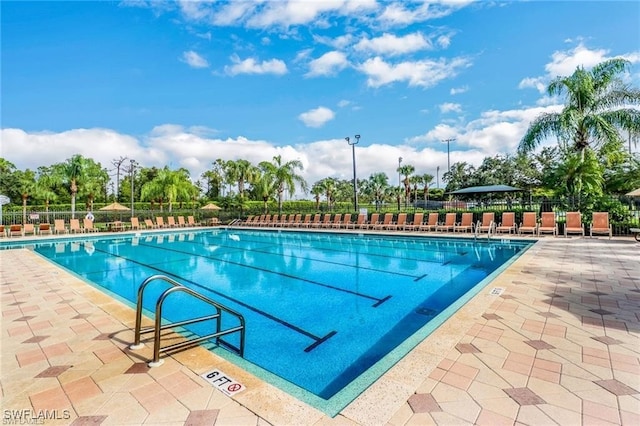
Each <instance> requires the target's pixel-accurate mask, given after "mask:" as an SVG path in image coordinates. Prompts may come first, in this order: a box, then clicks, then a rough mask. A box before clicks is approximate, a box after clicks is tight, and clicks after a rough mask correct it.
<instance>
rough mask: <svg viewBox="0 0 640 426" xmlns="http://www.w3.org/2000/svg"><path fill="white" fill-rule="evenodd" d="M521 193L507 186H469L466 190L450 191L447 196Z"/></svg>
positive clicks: (518, 189) (517, 189)
mask: <svg viewBox="0 0 640 426" xmlns="http://www.w3.org/2000/svg"><path fill="white" fill-rule="evenodd" d="M518 191H522V189H520V188H514V187H513V186H509V185H485V186H470V187H468V188H462V189H458V190H457V191H451V192H449V194H453V195H457V194H484V193H487V192H518Z"/></svg>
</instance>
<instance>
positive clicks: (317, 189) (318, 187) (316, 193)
mask: <svg viewBox="0 0 640 426" xmlns="http://www.w3.org/2000/svg"><path fill="white" fill-rule="evenodd" d="M311 194H313V198H314V199H315V200H316V210H320V196H321V195H322V194H324V188H323V187H322V184H321V181H318V182H316V183H314V184H313V186H312V187H311Z"/></svg>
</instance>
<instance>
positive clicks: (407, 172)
mask: <svg viewBox="0 0 640 426" xmlns="http://www.w3.org/2000/svg"><path fill="white" fill-rule="evenodd" d="M415 171H416V168H415V167H413V166H412V165H411V164H405V165H403V166H400V167H398V168H397V169H396V172H398V173H400V174H402V175H403V176H404V179H403V180H402V183H403V184H404V196H405V199H404V206H405V207H407V202H408V200H409V195H410V194H411V181H410V179H409V176H411V175H412V174H413V173H414V172H415ZM398 210H400V208H398Z"/></svg>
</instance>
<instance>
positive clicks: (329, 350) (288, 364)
mask: <svg viewBox="0 0 640 426" xmlns="http://www.w3.org/2000/svg"><path fill="white" fill-rule="evenodd" d="M529 245H530V243H525V242H519V241H510V242H500V241H487V240H482V241H480V240H478V241H475V240H470V239H464V240H460V239H451V238H423V237H421V238H412V237H408V236H400V235H398V236H379V235H362V234H338V233H335V234H334V233H307V232H288V231H258V230H226V229H216V230H208V231H197V232H171V233H161V234H143V235H141V236H135V235H133V234H131V235H127V236H118V237H115V238H114V237H109V238H100V237H78V239H76V240H73V241H71V240H67V241H46V242H42V243H38V244H36V245H35V246H34V249H35V251H36V252H38V253H40V254H42V255H43V256H45V257H47V258H48V259H50V260H52V261H54V262H56V263H58V264H59V265H61V266H63V267H65V268H67V269H69V270H71V271H73V272H74V273H76V274H78V275H80V276H81V277H83V278H85V279H86V280H88V281H89V282H91V283H95V284H96V285H98V286H99V287H101V288H103V289H104V290H106V291H108V292H111V293H113V294H114V295H117V297H120V298H122V299H124V300H127V301H129V302H130V303H135V299H136V295H137V289H138V286H139V285H140V283H141V282H142V281H143V280H144V279H145V278H147V277H148V276H150V275H153V274H158V273H161V274H166V275H168V276H170V277H172V278H174V279H176V280H178V281H179V282H181V283H183V284H185V285H186V286H188V287H191V288H193V289H195V290H197V291H198V292H200V293H202V294H203V295H205V296H207V297H210V298H212V299H214V300H217V301H219V302H220V303H223V304H225V305H227V306H229V307H231V308H232V309H234V310H237V311H239V312H241V313H242V314H243V315H244V316H245V319H246V323H247V331H246V333H247V335H246V347H245V357H244V360H240V359H239V358H238V357H236V356H235V355H233V354H231V353H230V352H227V351H225V350H220V349H218V350H217V353H219V354H220V355H222V356H225V357H226V358H228V359H231V360H233V361H235V362H237V363H238V364H240V365H241V366H242V367H243V368H246V369H248V370H249V371H252V372H254V373H255V374H257V375H258V376H260V377H263V378H265V379H266V380H267V381H271V382H272V383H275V384H276V385H278V386H279V387H282V388H284V390H286V391H289V392H290V393H292V394H294V395H295V396H297V397H299V398H301V399H303V400H304V401H306V402H308V403H310V404H312V405H314V406H316V407H317V408H319V409H321V410H323V411H325V412H326V413H327V414H331V415H334V414H336V413H337V412H339V410H340V409H341V408H342V407H343V406H344V405H346V404H347V403H348V402H350V401H351V400H352V399H353V398H355V397H356V396H357V395H358V394H359V393H360V392H362V390H364V389H365V388H366V387H367V386H368V385H369V384H370V383H371V382H372V381H374V380H375V379H376V378H377V376H379V375H380V374H382V373H383V372H384V371H385V370H386V369H388V368H389V367H390V366H391V365H393V362H394V360H397V359H398V357H401V356H402V355H404V353H406V350H408V349H410V347H409V346H411V343H409V344H407V342H410V341H411V336H415V335H416V333H418V332H419V331H420V333H419V334H421V335H424V334H425V333H426V332H428V331H429V330H432V329H433V328H435V327H436V326H437V325H438V324H439V323H441V322H442V321H443V320H444V319H445V318H446V316H448V315H450V314H451V312H450V311H451V309H452V308H450V306H452V305H453V309H455V308H456V303H459V302H457V301H458V300H459V299H460V298H461V297H462V296H463V295H466V296H465V297H467V298H468V297H470V296H469V294H470V293H473V291H478V290H479V287H481V286H478V283H480V282H481V281H483V280H484V279H485V278H487V277H488V276H490V275H491V274H492V273H494V272H495V271H496V270H498V269H499V268H501V267H502V266H503V265H504V264H505V263H506V262H508V261H509V260H510V259H512V258H514V257H515V256H518V255H519V254H521V253H522V252H523V251H524V250H525V249H526V248H527V247H528V246H529ZM145 301H148V303H149V306H146V307H147V308H148V309H153V303H154V302H155V300H154V299H153V297H150V298H148V299H145ZM182 302H184V303H182ZM185 303H187V302H186V301H184V300H181V299H180V298H177V299H176V300H175V302H173V303H172V304H170V305H168V306H167V308H166V309H165V314H166V315H165V316H166V317H167V318H170V319H172V320H179V319H181V318H182V315H183V314H184V312H185V311H188V312H189V313H190V314H194V313H196V312H197V311H198V310H200V309H201V308H202V307H200V306H197V305H195V304H193V303H190V304H189V305H188V309H185ZM189 330H190V331H192V332H194V333H200V332H201V330H200V329H199V326H193V327H191V328H190V329H189ZM202 334H205V333H204V332H202ZM228 340H230V343H233V344H237V342H234V341H233V338H232V337H228ZM415 343H417V342H415ZM415 343H413V344H415ZM399 347H401V348H402V351H404V352H403V353H398V349H397V348H399ZM372 367H373V368H372ZM374 370H375V374H371V371H374Z"/></svg>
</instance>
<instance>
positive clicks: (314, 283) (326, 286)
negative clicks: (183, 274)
mask: <svg viewBox="0 0 640 426" xmlns="http://www.w3.org/2000/svg"><path fill="white" fill-rule="evenodd" d="M141 245H143V246H145V247H148V248H155V249H159V250H166V251H172V252H175V253H180V254H188V255H190V256H195V257H201V258H204V259H211V260H215V261H218V262H223V263H228V264H230V265H235V266H240V267H244V268H249V269H254V270H256V271H261V272H266V273H269V274H275V275H279V276H282V277H285V278H291V279H293V280H298V281H302V282H306V283H309V284H313V285H317V286H321V287H325V288H330V289H332V290H336V291H339V292H343V293H349V294H353V295H355V296H358V297H362V298H365V299H369V300H374V301H375V302H376V303H375V304H374V305H373V307H378V306H380V303H381V302H384V301H386V300H388V299H389V298H390V297H391V296H390V295H387V296H385V297H383V298H382V299H381V298H379V297H375V296H370V295H368V294H364V293H359V292H357V291H353V290H348V289H346V288H341V287H336V286H333V285H331V284H325V283H321V282H319V281H313V280H309V279H307V278H302V277H297V276H295V275H291V274H286V273H284V272H278V271H274V270H271V269H266V268H261V267H258V266H253V265H247V264H244V263H240V262H233V261H230V260H227V259H222V258H218V257H213V256H204V255H201V254H195V253H191V252H186V251H182V250H176V249H173V248H168V247H161V246H158V245H155V246H154V245H149V244H141Z"/></svg>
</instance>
